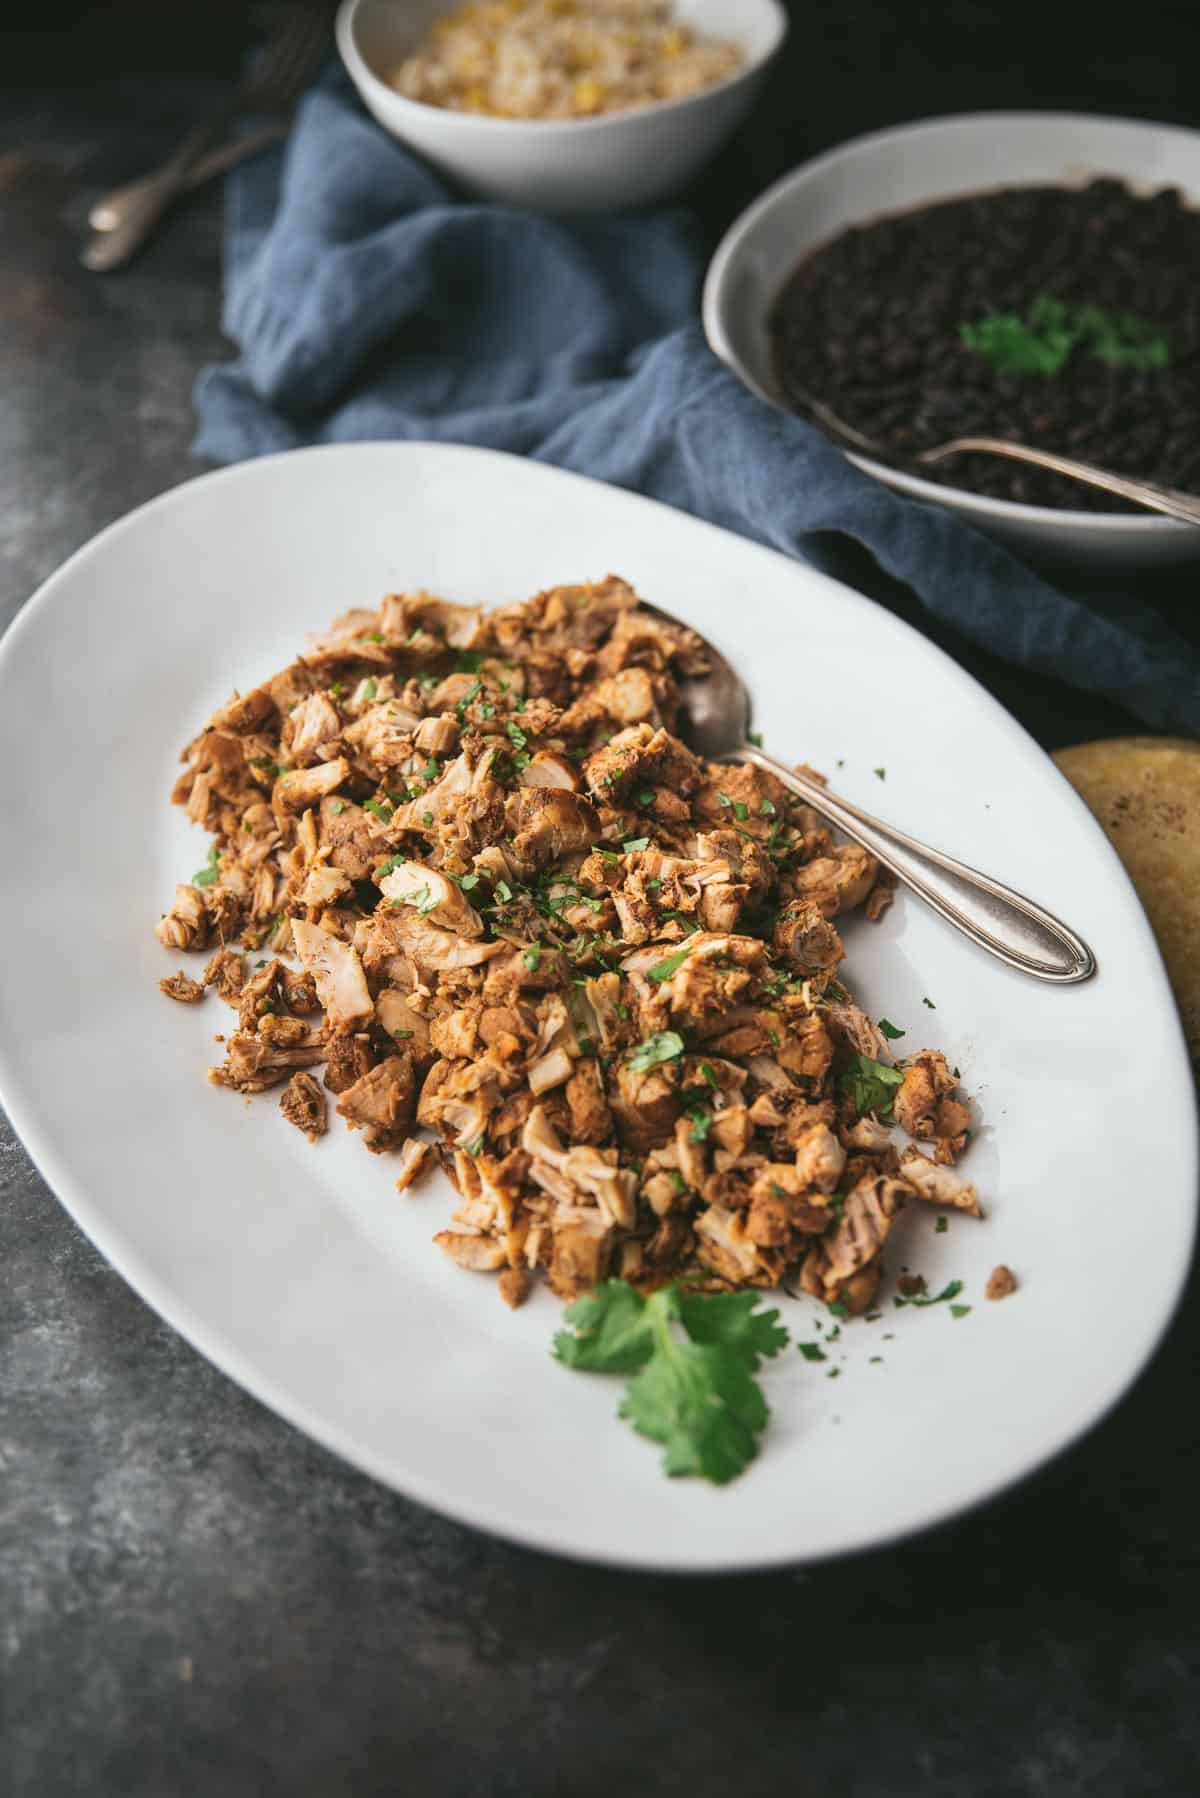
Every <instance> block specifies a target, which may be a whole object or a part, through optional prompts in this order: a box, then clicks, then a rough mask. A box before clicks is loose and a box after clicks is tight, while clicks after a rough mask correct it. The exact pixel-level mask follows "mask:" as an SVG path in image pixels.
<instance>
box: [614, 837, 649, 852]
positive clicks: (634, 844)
mask: <svg viewBox="0 0 1200 1798" xmlns="http://www.w3.org/2000/svg"><path fill="white" fill-rule="evenodd" d="M621 847H622V849H623V850H624V851H625V853H626V855H636V854H637V852H638V850H639V849H649V847H650V838H649V837H626V838H625V841H624V842H623V843H622V844H621Z"/></svg>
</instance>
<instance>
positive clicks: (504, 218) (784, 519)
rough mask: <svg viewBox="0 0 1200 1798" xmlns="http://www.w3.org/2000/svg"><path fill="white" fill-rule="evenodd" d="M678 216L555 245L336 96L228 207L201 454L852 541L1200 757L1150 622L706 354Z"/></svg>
mask: <svg viewBox="0 0 1200 1798" xmlns="http://www.w3.org/2000/svg"><path fill="white" fill-rule="evenodd" d="M701 272H702V265H701V255H700V248H699V244H698V242H697V240H696V236H695V233H694V230H693V228H692V226H691V225H690V223H689V220H688V219H687V217H686V216H685V215H684V214H683V213H681V212H679V211H674V210H663V211H657V212H649V213H640V214H633V213H630V214H612V215H606V216H599V217H580V218H573V219H570V220H565V221H564V220H553V219H548V218H544V217H541V216H539V215H536V214H532V213H525V212H516V211H512V210H509V209H507V208H502V207H498V206H491V205H484V204H481V203H477V202H473V201H465V200H462V199H460V198H458V197H456V196H455V195H453V194H452V193H451V192H450V190H449V189H448V188H447V186H446V185H445V184H444V183H443V182H442V181H441V180H440V179H439V178H438V177H437V176H436V175H435V174H434V173H433V172H432V171H431V170H430V169H429V168H428V167H426V166H425V165H424V164H423V163H421V162H420V161H419V160H418V159H417V158H416V157H414V156H413V155H412V154H411V153H409V152H408V151H406V150H405V149H403V148H402V147H401V145H400V144H398V143H397V142H395V141H394V140H393V139H392V138H390V137H388V136H387V135H386V133H385V132H383V131H382V130H381V129H380V128H379V127H378V126H377V125H376V124H375V123H374V121H373V120H371V119H370V118H369V117H368V116H367V115H366V113H365V112H364V111H363V109H362V108H361V106H360V104H359V102H358V99H357V96H356V95H355V94H354V92H353V89H352V88H351V87H350V85H349V83H348V82H347V80H346V79H345V77H344V76H343V75H342V74H341V73H340V71H331V72H329V73H328V74H327V75H326V76H325V77H324V78H323V80H322V81H321V83H320V84H319V85H318V86H317V87H316V88H315V89H314V90H313V91H312V92H311V93H310V94H309V95H308V96H307V97H306V99H305V100H304V102H303V104H302V105H301V107H300V109H299V112H298V115H297V118H296V124H295V128H294V130H293V132H292V135H291V137H290V139H289V140H288V143H287V145H286V146H285V147H284V148H283V149H281V150H277V151H274V152H271V153H268V154H265V155H263V156H260V157H257V158H255V159H254V160H253V161H251V162H250V163H248V164H246V165H244V166H243V167H242V168H241V169H240V170H238V171H237V172H236V174H234V175H233V176H232V177H231V178H230V181H229V185H228V200H227V221H226V270H225V279H226V288H225V308H224V325H225V330H226V332H227V334H228V335H229V336H230V337H231V338H232V339H233V340H234V342H235V343H236V344H237V346H238V348H239V350H240V352H241V354H240V357H239V359H238V360H237V361H234V362H231V363H226V364H223V365H221V366H219V367H215V368H210V369H207V370H206V371H204V373H203V374H202V375H201V376H200V379H199V381H198V383H197V387H196V408H197V412H198V414H199V421H200V428H199V434H198V436H197V439H196V444H195V448H196V452H197V454H199V455H201V456H205V457H208V458H210V459H212V460H214V461H218V462H232V461H237V460H239V459H240V458H243V457H247V456H256V455H264V454H267V453H269V452H272V451H276V450H282V449H291V448H295V447H297V446H300V445H303V444H311V443H341V442H349V441H357V440H360V439H393V440H395V439H414V438H431V439H438V440H441V441H447V442H455V443H474V444H482V445H486V446H488V447H490V448H494V449H504V450H511V451H515V452H516V453H518V454H520V455H525V456H529V457H532V458H533V459H534V460H537V461H544V462H552V463H555V464H557V465H558V466H560V467H563V468H570V469H575V470H577V471H578V472H580V473H583V474H589V475H593V476H597V477H598V478H600V479H601V480H605V481H611V482H614V483H615V484H616V485H618V486H622V487H631V488H636V489H637V491H639V492H641V493H646V494H650V495H651V496H652V497H654V498H656V499H660V500H665V501H667V502H668V503H669V504H671V505H674V506H679V507H682V508H683V510H685V511H687V512H691V513H693V514H694V515H695V516H696V517H700V518H706V519H709V520H711V521H712V522H714V523H716V524H721V525H725V526H726V527H728V528H729V529H732V530H735V531H739V532H741V533H742V534H743V535H745V536H747V537H751V538H753V539H755V540H756V541H758V542H760V543H767V544H770V545H772V546H773V547H775V548H777V549H782V550H785V551H786V552H788V553H789V554H791V555H794V556H797V557H800V558H802V559H805V560H810V561H817V562H820V561H822V560H823V559H824V558H823V545H824V544H825V543H826V542H827V540H828V539H829V538H830V537H831V536H832V535H839V536H842V537H846V538H850V539H853V540H856V541H857V542H858V543H859V544H861V545H863V546H864V547H865V548H866V549H867V550H868V551H869V552H870V554H871V555H872V556H873V557H874V559H875V561H876V562H877V563H878V564H879V566H880V567H881V568H883V569H884V570H885V571H886V572H887V573H888V574H889V575H891V576H893V577H895V578H897V579H899V580H900V581H902V582H903V583H905V584H906V585H907V586H908V587H910V588H911V589H912V591H913V592H914V593H915V595H916V597H917V599H918V600H919V601H920V603H921V605H922V606H923V607H924V608H925V609H926V611H927V612H928V613H929V614H931V615H932V617H934V618H936V619H938V620H940V621H941V623H942V624H944V625H948V626H950V627H952V628H953V629H955V630H957V631H958V632H960V633H961V634H962V635H963V636H964V637H965V638H967V639H968V640H969V641H970V642H972V643H974V644H976V645H978V646H979V647H980V648H983V649H985V650H987V651H989V652H990V653H992V654H994V655H998V656H1000V657H1002V658H1004V659H1006V660H1008V661H1010V662H1013V663H1016V664H1018V665H1020V666H1022V667H1024V668H1027V669H1030V670H1032V671H1035V672H1038V673H1042V674H1049V675H1052V676H1055V677H1057V678H1058V679H1060V680H1063V681H1065V682H1067V683H1068V684H1069V685H1071V686H1074V687H1076V688H1079V689H1081V690H1083V691H1086V692H1089V693H1093V694H1103V695H1106V696H1108V697H1110V698H1113V699H1116V700H1118V701H1119V702H1120V703H1122V704H1123V705H1125V706H1126V707H1128V708H1129V709H1130V710H1131V711H1133V712H1135V713H1137V714H1138V715H1139V716H1140V717H1142V718H1144V719H1145V720H1146V721H1147V722H1148V723H1150V724H1152V725H1156V726H1158V727H1160V728H1165V729H1176V730H1182V731H1185V732H1188V733H1190V734H1198V735H1200V655H1198V654H1197V652H1196V650H1195V649H1194V648H1192V647H1191V646H1190V645H1189V644H1188V643H1187V642H1186V641H1185V640H1184V639H1183V638H1182V637H1181V636H1179V635H1178V634H1177V633H1176V632H1175V631H1173V630H1172V629H1171V628H1170V627H1169V625H1168V624H1167V623H1166V622H1165V620H1164V619H1163V618H1162V617H1161V616H1160V615H1159V614H1158V613H1157V612H1155V611H1154V610H1153V609H1152V608H1151V607H1149V606H1147V605H1145V604H1143V603H1141V602H1139V601H1137V600H1136V599H1134V598H1132V597H1131V596H1123V595H1113V594H1111V593H1109V594H1105V595H1103V596H1099V595H1095V594H1093V595H1091V596H1090V598H1089V602H1088V603H1084V602H1083V601H1082V600H1080V599H1078V598H1074V597H1071V596H1069V595H1067V594H1065V593H1062V592H1059V591H1057V590H1055V589H1054V588H1053V587H1051V586H1049V585H1048V584H1047V583H1046V582H1045V581H1043V580H1042V579H1040V578H1039V577H1038V576H1036V575H1034V574H1033V573H1031V572H1030V571H1029V570H1028V569H1026V568H1025V567H1023V566H1022V565H1021V564H1020V563H1019V562H1017V561H1016V560H1015V559H1014V558H1013V557H1012V556H1010V555H1009V554H1008V553H1007V552H1006V551H1004V550H1002V549H1000V548H999V547H998V546H997V545H995V544H993V543H992V542H991V541H990V540H988V539H987V538H985V537H983V536H981V535H979V534H978V533H977V532H975V531H973V530H972V529H971V528H970V527H968V526H966V525H964V524H962V523H961V522H960V521H959V520H958V519H956V518H954V517H952V516H951V515H950V514H949V513H947V512H944V511H942V510H941V508H940V507H936V506H924V505H919V504H917V503H915V502H913V501H910V500H906V499H903V498H901V497H899V496H898V495H896V494H893V493H891V492H890V491H889V490H888V489H886V488H884V487H882V486H881V485H880V484H879V483H878V482H876V481H874V480H872V479H871V478H870V477H869V476H867V475H864V474H862V473H860V472H859V471H858V470H857V469H856V468H854V467H853V466H852V465H851V464H850V463H849V462H847V461H846V460H845V458H844V457H843V456H842V455H841V453H840V452H839V451H838V450H836V449H835V448H834V447H833V446H832V445H831V444H830V443H828V442H827V441H826V439H825V438H824V437H822V436H821V435H820V433H819V432H817V431H815V430H814V429H813V428H812V427H811V426H809V425H808V424H806V423H805V422H804V421H803V420H801V419H798V418H794V417H791V416H790V415H787V414H784V413H782V412H779V411H777V410H776V409H775V408H774V407H771V406H769V405H767V404H766V403H765V402H764V401H761V400H759V399H756V398H755V397H754V395H752V394H750V393H748V392H747V391H746V389H745V388H744V387H743V386H742V385H741V383H740V382H739V381H738V380H737V379H736V377H735V376H733V375H732V374H730V373H729V371H728V370H727V369H726V368H725V367H724V366H723V364H721V363H720V362H719V361H718V360H717V359H716V358H715V357H714V356H713V355H712V353H711V352H710V350H709V349H708V347H707V345H706V344H705V341H704V338H703V334H702V332H701V330H700V326H699V323H698V322H697V318H696V303H697V292H698V286H699V279H700V275H701Z"/></svg>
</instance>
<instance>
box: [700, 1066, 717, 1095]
mask: <svg viewBox="0 0 1200 1798" xmlns="http://www.w3.org/2000/svg"><path fill="white" fill-rule="evenodd" d="M700 1078H701V1080H704V1081H706V1082H707V1084H708V1085H709V1086H711V1087H712V1089H713V1091H714V1092H716V1090H717V1076H716V1074H715V1073H714V1072H713V1068H712V1063H711V1062H708V1061H702V1062H701V1063H700Z"/></svg>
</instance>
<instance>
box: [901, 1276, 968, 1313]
mask: <svg viewBox="0 0 1200 1798" xmlns="http://www.w3.org/2000/svg"><path fill="white" fill-rule="evenodd" d="M962 1289H963V1283H962V1281H961V1280H950V1281H949V1282H948V1283H947V1284H946V1285H945V1286H943V1287H942V1290H941V1291H940V1292H934V1293H929V1292H914V1293H910V1294H909V1296H908V1297H907V1298H906V1297H905V1296H904V1294H903V1293H897V1294H896V1297H895V1298H894V1299H893V1301H892V1303H893V1304H894V1305H896V1306H901V1305H940V1304H942V1303H943V1301H944V1300H946V1299H956V1298H957V1297H958V1295H959V1293H960V1292H961V1291H962ZM967 1309H968V1310H969V1309H970V1306H968V1307H967Z"/></svg>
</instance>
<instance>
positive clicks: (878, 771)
mask: <svg viewBox="0 0 1200 1798" xmlns="http://www.w3.org/2000/svg"><path fill="white" fill-rule="evenodd" d="M872 772H873V774H874V776H875V778H876V780H886V779H887V769H886V768H875V769H873V770H872Z"/></svg>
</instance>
